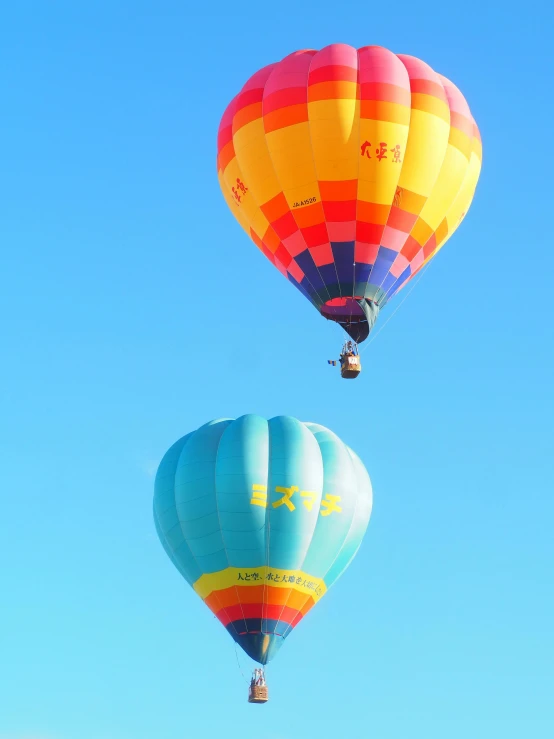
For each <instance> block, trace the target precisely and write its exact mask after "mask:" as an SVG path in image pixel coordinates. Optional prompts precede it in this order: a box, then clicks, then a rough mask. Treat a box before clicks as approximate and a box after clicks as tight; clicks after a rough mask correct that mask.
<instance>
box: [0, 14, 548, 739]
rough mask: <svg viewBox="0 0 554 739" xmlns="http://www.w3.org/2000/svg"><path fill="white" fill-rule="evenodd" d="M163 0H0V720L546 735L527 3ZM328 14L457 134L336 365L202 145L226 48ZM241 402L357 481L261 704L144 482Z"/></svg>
mask: <svg viewBox="0 0 554 739" xmlns="http://www.w3.org/2000/svg"><path fill="white" fill-rule="evenodd" d="M191 5H192V4H191ZM186 6H187V3H183V2H182V1H180V0H179V1H178V0H173V1H170V0H156V2H154V0H149V1H148V2H140V1H139V0H135V1H134V2H130V0H127V1H125V2H121V1H118V0H109V1H108V0H98V1H97V2H94V3H82V2H81V3H75V2H74V1H73V2H69V0H58V2H56V3H41V2H38V0H35V1H34V2H31V1H30V0H21V1H20V2H17V3H11V4H8V3H4V5H3V8H2V11H1V15H0V90H1V96H2V97H1V99H2V102H1V111H2V113H1V119H0V132H1V136H0V149H1V165H0V168H1V176H0V202H1V217H0V243H1V249H2V262H1V264H2V269H1V277H0V279H1V282H2V285H1V291H0V331H1V337H2V355H3V359H2V363H1V366H0V388H1V391H0V392H1V401H0V416H1V420H0V453H1V461H2V476H3V480H2V500H3V505H2V515H1V517H0V561H1V569H0V573H1V575H0V577H1V582H0V594H1V595H0V599H1V603H0V606H1V607H0V663H1V667H0V674H1V675H2V680H1V689H0V739H204V738H205V739H212V738H213V739H216V738H218V739H219V737H224V738H225V739H246V738H247V737H257V738H259V739H305V738H306V737H313V739H334V738H335V737H349V738H353V739H357V738H358V737H360V738H361V739H365V738H366V737H375V738H376V739H444V737H448V739H467V738H468V737H471V739H490V738H491V737H502V739H521V738H522V737H529V738H531V737H532V739H550V737H552V736H554V717H553V712H554V709H553V706H552V695H553V694H554V635H553V623H554V588H553V565H554V537H553V535H552V531H553V524H552V521H553V517H554V495H553V493H554V469H553V467H554V462H553V457H554V441H553V417H554V414H553V411H554V407H553V406H554V402H553V389H552V388H553V378H554V354H553V338H554V332H553V322H554V311H553V308H552V273H553V270H554V251H553V247H552V227H551V220H552V217H551V214H552V171H553V166H554V160H553V154H552V147H551V140H552V133H551V128H552V120H553V116H554V105H553V102H552V95H551V92H550V90H551V85H552V27H553V26H552V22H553V14H552V13H553V12H552V10H551V8H550V6H549V5H548V4H547V3H542V4H541V3H538V2H527V3H525V4H524V5H522V6H520V5H518V6H516V5H515V4H511V5H510V4H509V3H508V4H506V3H500V2H497V3H484V2H471V1H470V2H465V3H459V4H456V3H454V4H452V3H446V2H440V3H439V2H425V3H406V2H403V1H399V2H395V3H392V4H391V3H373V4H363V3H354V2H350V1H349V0H342V1H341V2H338V3H335V2H326V1H322V0H320V1H319V2H311V3H302V2H294V3H291V2H281V3H259V2H256V3H254V2H251V1H250V0H236V1H235V2H232V3H218V2H216V3H197V4H195V7H194V8H193V9H190V10H188V9H186ZM332 42H346V43H350V44H352V45H353V46H363V45H366V44H381V45H384V46H387V47H388V48H391V49H392V50H393V51H396V52H399V53H400V52H402V53H408V54H413V55H415V56H419V57H421V58H423V59H425V60H426V61H427V62H428V63H430V64H431V66H433V67H434V68H435V69H436V70H437V71H439V72H441V73H443V74H444V75H446V76H447V77H449V78H451V79H452V80H453V81H454V82H455V83H456V84H457V85H459V87H460V88H461V89H462V90H463V91H464V93H465V94H466V96H467V99H468V101H469V103H470V106H471V108H472V111H473V113H474V115H475V118H476V120H477V122H478V124H479V127H480V129H481V133H482V136H483V144H484V165H483V172H482V175H481V180H480V183H479V186H478V190H477V195H476V198H475V201H474V204H473V206H472V208H471V210H470V212H469V214H468V216H467V218H466V219H465V221H464V223H463V225H462V226H461V228H460V230H459V231H458V232H457V234H456V235H455V236H454V238H453V239H452V240H451V241H450V242H449V243H448V245H447V247H446V248H445V249H444V250H443V251H442V252H441V254H440V256H439V257H438V258H437V259H436V260H435V262H434V263H433V264H432V266H431V268H430V269H429V270H428V272H427V273H426V274H425V276H424V277H423V279H422V281H421V282H420V284H418V286H417V287H416V289H415V290H414V291H413V293H412V294H411V295H410V297H409V299H408V300H407V301H406V302H405V303H404V305H403V306H402V308H401V310H400V311H399V312H398V313H396V315H395V316H394V318H393V319H392V320H391V321H390V322H389V323H388V325H387V327H386V329H385V330H384V331H382V332H381V334H380V335H379V336H378V337H377V339H376V340H375V341H374V342H373V344H372V345H371V346H370V347H369V349H368V350H367V351H366V352H365V353H364V355H363V358H364V372H363V375H362V376H361V377H360V379H358V380H356V382H352V383H346V382H342V381H341V380H340V379H339V376H338V372H337V370H333V369H332V368H330V367H328V365H327V363H326V360H327V358H328V357H333V356H335V355H336V353H337V349H338V348H339V345H340V342H341V338H342V337H341V331H340V329H339V328H338V327H337V326H334V325H332V324H331V323H327V322H325V321H324V320H323V319H321V318H320V317H319V316H318V315H317V313H316V311H315V310H314V309H313V308H312V307H311V306H310V305H309V303H308V302H307V301H305V300H304V299H303V298H302V296H301V295H300V294H299V293H298V292H297V291H295V290H294V288H293V287H292V286H290V285H288V284H287V283H286V281H285V280H284V279H283V277H282V276H281V275H280V274H279V273H278V272H277V271H276V270H274V269H273V268H272V267H271V265H270V264H269V262H267V261H266V260H265V259H264V258H263V257H262V256H261V255H260V254H259V253H258V252H257V250H256V249H255V247H254V246H253V245H252V244H251V243H250V242H249V241H248V239H247V238H246V236H245V235H244V234H243V232H242V231H241V229H240V228H239V227H238V226H237V224H236V223H235V221H234V219H233V218H232V216H231V214H230V213H229V212H228V210H227V207H226V205H225V203H224V201H223V199H222V197H221V195H220V192H219V188H218V184H217V178H216V167H215V153H216V133H217V127H218V123H219V118H220V115H221V113H222V112H223V109H224V108H225V106H226V105H227V103H228V101H229V100H230V98H231V97H232V96H233V95H234V94H235V93H236V92H237V90H238V88H239V86H240V85H241V84H242V83H243V82H244V81H245V80H246V79H247V78H248V76H249V75H250V74H252V73H253V72H254V71H256V70H257V69H258V68H259V67H261V66H263V65H265V64H267V63H270V62H272V61H275V60H277V59H280V58H281V57H283V56H285V55H286V54H287V53H289V52H291V51H293V50H295V49H298V48H306V47H314V48H320V47H322V46H324V45H326V44H328V43H332ZM398 302H399V301H398V300H397V301H394V303H391V304H389V306H388V307H387V309H386V313H387V314H389V315H390V313H391V312H392V311H393V310H394V308H395V307H396V305H397V304H398ZM385 317H386V316H385V315H383V316H382V318H385ZM246 355H248V363H247V364H246V363H245V362H244V358H245V356H246ZM383 387H385V388H386V389H383ZM246 412H255V413H259V414H261V415H264V416H266V417H271V416H273V415H278V414H290V415H293V416H296V417H297V418H300V419H302V420H309V421H316V422H318V423H322V424H324V425H327V426H329V427H330V428H331V429H333V430H334V431H336V432H337V433H338V434H339V435H340V436H341V437H342V438H343V439H344V440H345V441H346V442H347V443H348V444H350V445H351V446H352V447H353V448H354V449H355V450H356V451H357V452H358V454H359V455H360V456H361V457H362V458H363V460H364V461H365V463H366V465H367V467H368V469H369V471H370V474H371V476H372V479H373V483H374V491H375V506H374V514H373V517H372V520H371V523H370V526H369V529H368V533H367V536H366V539H365V542H364V545H363V546H362V549H361V550H360V553H359V555H358V557H357V559H356V560H355V562H354V564H353V565H352V566H351V567H350V569H349V570H348V572H347V573H346V575H344V577H343V578H342V579H341V580H340V581H339V582H338V584H337V585H336V586H335V587H334V588H333V590H332V591H331V592H330V593H329V595H328V596H327V597H326V598H324V599H323V600H322V601H321V603H320V604H319V605H318V607H317V608H316V609H315V610H314V611H313V612H312V613H311V614H310V615H309V617H307V618H306V620H305V621H304V622H303V623H302V624H301V625H300V626H299V627H298V629H296V631H295V632H294V633H293V634H292V636H291V637H290V639H289V640H288V641H287V644H286V645H285V647H284V648H283V650H282V651H281V652H280V654H279V656H278V657H277V659H276V660H275V662H274V663H272V664H271V665H270V667H269V670H268V676H269V681H270V688H271V701H270V703H269V704H267V705H266V706H265V707H263V706H249V705H248V704H247V703H246V686H245V684H244V681H243V677H242V675H241V673H240V671H239V667H238V666H237V660H236V656H235V649H234V644H233V642H232V640H231V639H230V638H229V636H228V634H227V633H226V632H225V630H224V629H223V628H222V627H221V626H220V625H219V623H218V622H216V621H215V620H214V618H213V617H212V616H211V614H209V612H208V611H207V609H205V607H204V605H203V604H202V602H201V601H200V599H198V598H197V597H196V596H195V595H194V593H193V592H192V591H191V590H190V589H189V588H188V587H187V586H186V584H185V583H184V582H182V581H181V580H180V578H179V575H178V573H177V572H176V570H174V568H173V567H172V565H171V563H170V562H169V560H168V559H167V557H166V556H165V554H164V552H163V550H162V548H161V546H160V544H159V542H158V540H157V538H156V535H155V531H154V526H153V521H152V514H151V499H152V488H153V475H154V471H155V468H156V466H157V463H158V462H159V460H160V458H161V456H162V455H163V453H164V452H165V450H166V449H167V448H168V447H169V445H170V444H171V443H173V441H175V440H176V439H177V438H178V437H179V436H181V435H183V434H184V433H186V432H187V431H189V430H191V429H194V428H196V427H197V426H199V425H200V424H202V423H204V422H206V421H208V420H210V419H212V418H216V417H221V416H230V417H235V416H239V415H242V414H243V413H246ZM191 629H192V630H193V631H194V636H193V637H192V638H191ZM240 664H241V667H242V669H243V671H244V672H245V673H247V671H248V670H249V669H250V665H249V663H248V660H247V658H246V657H245V656H242V655H241V657H240Z"/></svg>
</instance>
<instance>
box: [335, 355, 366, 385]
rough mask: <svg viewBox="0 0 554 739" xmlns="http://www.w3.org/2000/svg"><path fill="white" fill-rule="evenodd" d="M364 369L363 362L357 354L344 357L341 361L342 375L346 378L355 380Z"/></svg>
mask: <svg viewBox="0 0 554 739" xmlns="http://www.w3.org/2000/svg"><path fill="white" fill-rule="evenodd" d="M361 371H362V363H361V362H360V357H359V356H358V355H357V354H355V355H354V356H349V357H348V356H347V357H343V358H342V360H341V363H340V376H341V377H343V378H344V379H345V380H353V379H354V378H356V377H358V375H359V374H360V372H361Z"/></svg>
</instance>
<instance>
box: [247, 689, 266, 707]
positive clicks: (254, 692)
mask: <svg viewBox="0 0 554 739" xmlns="http://www.w3.org/2000/svg"><path fill="white" fill-rule="evenodd" d="M268 700H269V696H268V692H267V685H251V686H250V689H249V691H248V702H249V703H267V702H268Z"/></svg>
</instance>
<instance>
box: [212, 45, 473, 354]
mask: <svg viewBox="0 0 554 739" xmlns="http://www.w3.org/2000/svg"><path fill="white" fill-rule="evenodd" d="M481 157H482V149H481V139H480V135H479V131H478V128H477V125H476V124H475V121H474V119H473V116H472V114H471V112H470V109H469V106H468V104H467V102H466V100H465V98H464V97H463V95H462V93H461V92H460V91H459V90H458V88H457V87H456V86H455V85H454V84H453V83H452V82H450V81H449V80H448V79H446V78H445V77H443V76H441V75H439V74H437V73H436V72H435V71H434V70H433V69H432V68H431V67H430V66H429V65H428V64H426V63H425V62H423V61H421V60H419V59H416V58H415V57H412V56H406V55H402V54H399V55H396V54H394V53H393V52H392V51H389V50H387V49H385V48H383V47H380V46H365V47H363V48H361V49H355V48H353V47H351V46H347V45H345V44H332V45H331V46H327V47H325V48H324V49H321V50H320V51H315V50H302V51H297V52H295V53H293V54H290V55H289V56H287V57H285V58H284V59H282V60H281V61H280V62H277V63H275V64H270V65H269V66H266V67H264V68H263V69H261V70H259V71H258V72H256V73H255V74H254V75H253V76H252V77H251V78H250V79H249V80H248V81H247V82H246V84H245V85H244V86H243V87H242V89H241V90H240V92H239V93H238V94H237V95H236V97H235V98H234V99H233V100H232V101H231V103H230V104H229V106H228V107H227V109H226V110H225V112H224V114H223V117H222V119H221V123H220V127H219V134H218V156H217V166H218V176H219V182H220V186H221V190H222V192H223V195H224V197H225V199H226V202H227V204H228V206H229V208H230V210H231V212H232V213H233V215H234V217H235V218H236V219H237V221H238V222H239V223H240V225H241V226H242V227H243V229H244V230H245V231H246V233H247V234H248V235H249V236H250V238H251V239H252V241H253V242H254V243H255V244H256V246H257V247H258V248H259V249H260V250H261V251H262V253H263V254H264V255H265V256H266V257H267V258H268V259H269V260H270V262H271V263H272V264H273V265H274V266H275V267H276V268H277V269H278V270H280V271H281V272H282V274H283V275H284V276H285V277H286V278H287V279H288V280H289V282H291V283H292V284H293V285H294V286H295V287H296V288H297V289H298V290H299V291H300V292H301V293H302V295H304V296H305V297H306V298H307V299H308V300H309V301H310V302H311V303H312V304H313V305H314V306H315V308H316V309H317V310H318V311H319V312H320V314H321V315H322V316H323V317H324V318H326V319H328V320H331V321H334V322H336V323H338V324H339V325H340V326H341V327H342V328H343V329H344V330H345V331H346V333H347V334H348V335H349V337H350V339H351V340H352V341H354V342H356V343H357V344H360V343H361V342H363V341H364V340H365V339H366V338H367V337H368V335H369V333H370V331H371V329H372V328H373V326H374V324H375V322H376V320H377V319H378V316H379V313H380V311H381V310H382V309H383V308H384V307H385V305H386V304H387V303H388V301H389V300H390V299H391V298H393V297H394V296H395V295H396V294H397V293H398V292H399V290H401V289H402V288H403V287H404V285H405V284H406V283H407V282H408V281H409V280H411V279H412V278H413V277H414V276H415V275H416V274H418V273H419V272H420V271H421V270H422V268H423V267H425V265H426V264H428V262H429V261H430V260H431V259H432V258H433V257H434V256H435V254H436V253H437V252H438V251H439V249H440V248H441V247H442V246H443V245H444V243H445V242H446V241H447V240H448V239H449V238H450V236H452V234H453V233H454V231H455V230H456V229H457V228H458V226H459V224H460V222H461V221H462V219H463V217H464V216H465V214H466V212H467V211H468V209H469V206H470V204H471V201H472V199H473V195H474V191H475V187H476V185H477V180H478V178H479V173H480V168H481Z"/></svg>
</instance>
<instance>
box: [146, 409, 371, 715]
mask: <svg viewBox="0 0 554 739" xmlns="http://www.w3.org/2000/svg"><path fill="white" fill-rule="evenodd" d="M371 507H372V489H371V482H370V479H369V475H368V473H367V471H366V469H365V467H364V465H363V463H362V462H361V461H360V459H359V458H358V456H357V455H356V454H355V453H354V452H353V451H352V450H351V449H350V448H349V447H348V446H346V444H344V443H343V442H342V441H341V440H340V439H339V438H338V436H336V435H335V434H334V433H333V432H332V431H329V429H327V428H324V427H323V426H318V425H317V424H313V423H301V422H300V421H297V420H296V419H294V418H291V417H289V416H278V417H276V418H272V419H270V420H269V421H267V420H265V419H264V418H261V417H260V416H256V415H246V416H242V417H241V418H237V419H236V420H233V419H219V420H216V421H211V422H210V423H207V424H206V425H204V426H201V427H200V428H199V429H197V430H196V431H193V432H192V433H190V434H188V435H186V436H184V437H183V438H182V439H179V441H177V442H176V443H175V444H174V445H173V446H172V447H171V448H170V449H169V451H168V452H167V453H166V454H165V456H164V458H163V459H162V461H161V463H160V466H159V468H158V471H157V475H156V482H155V492H154V520H155V524H156V529H157V532H158V536H159V538H160V541H161V543H162V545H163V547H164V548H165V551H166V552H167V554H168V556H169V558H170V559H171V561H172V562H173V564H174V565H175V567H176V568H177V569H178V570H179V572H180V573H181V575H182V576H183V577H184V579H185V580H186V581H187V582H188V583H189V585H191V586H192V588H193V589H194V590H195V591H196V593H197V594H198V595H199V596H200V597H201V598H202V599H203V601H204V602H205V604H206V605H207V606H208V608H209V609H210V610H211V611H212V612H213V613H214V614H215V615H216V616H217V618H218V619H219V621H220V622H221V623H222V624H223V626H224V627H225V628H226V629H227V631H228V632H229V634H230V635H231V636H232V638H233V639H234V640H235V642H236V643H237V644H238V645H239V646H240V647H241V648H242V649H243V650H244V651H245V652H246V653H247V654H248V655H249V656H250V657H251V658H252V659H253V660H255V661H256V662H258V663H259V664H261V665H262V666H264V665H266V664H267V663H268V662H269V660H270V659H272V658H273V657H274V656H275V654H276V653H277V651H278V650H279V648H280V647H281V646H282V644H283V642H284V641H285V639H286V638H287V637H288V636H289V634H290V633H291V631H292V630H293V629H294V627H295V626H296V625H297V624H298V623H299V622H300V621H301V619H302V618H303V617H304V616H305V615H306V614H307V613H308V611H309V610H310V609H311V608H313V606H314V605H316V604H317V602H318V601H319V600H320V599H321V598H322V597H323V596H324V595H325V593H326V592H327V590H329V588H330V587H331V585H332V584H333V583H334V582H335V581H336V580H337V578H338V577H339V576H340V575H341V574H342V573H343V572H344V570H345V569H346V568H347V567H348V565H349V564H350V562H351V561H352V559H353V557H354V555H355V554H356V552H357V550H358V548H359V546H360V543H361V541H362V538H363V536H364V534H365V531H366V528H367V525H368V522H369V517H370V513H371ZM249 700H250V702H265V701H266V700H267V686H266V684H265V678H264V673H263V668H257V671H256V672H255V675H254V678H253V680H252V684H251V689H250V695H249Z"/></svg>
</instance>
